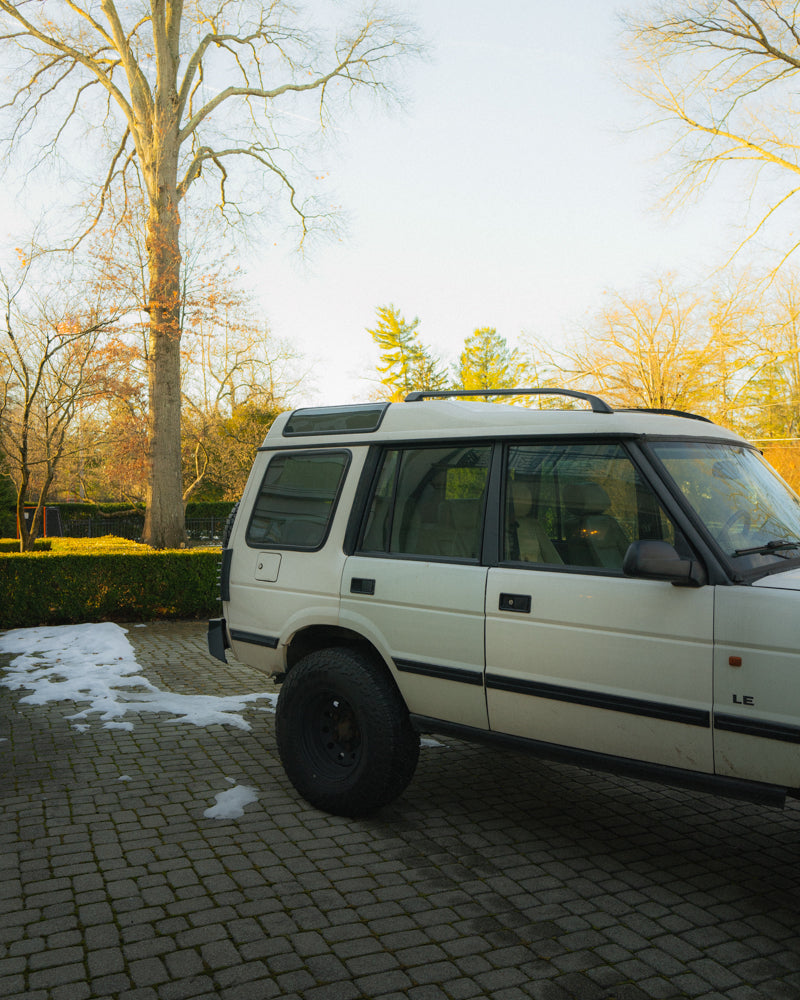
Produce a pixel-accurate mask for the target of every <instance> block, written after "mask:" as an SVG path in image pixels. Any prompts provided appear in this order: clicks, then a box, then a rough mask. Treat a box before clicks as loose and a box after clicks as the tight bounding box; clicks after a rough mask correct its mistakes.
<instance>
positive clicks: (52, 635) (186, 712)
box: [0, 622, 277, 819]
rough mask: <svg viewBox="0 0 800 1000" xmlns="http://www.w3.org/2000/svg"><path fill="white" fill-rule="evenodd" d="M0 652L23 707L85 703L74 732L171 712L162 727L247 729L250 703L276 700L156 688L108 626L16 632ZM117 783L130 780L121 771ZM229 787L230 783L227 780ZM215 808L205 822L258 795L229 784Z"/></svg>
mask: <svg viewBox="0 0 800 1000" xmlns="http://www.w3.org/2000/svg"><path fill="white" fill-rule="evenodd" d="M0 653H10V654H12V655H13V654H16V655H15V656H14V658H13V659H12V661H11V663H10V665H9V667H8V668H7V669H6V670H5V671H4V673H3V676H1V677H0V685H2V686H3V687H7V688H10V689H11V690H12V691H22V690H26V691H30V694H25V695H23V696H22V697H21V698H20V702H24V703H27V704H29V705H45V704H47V703H48V702H57V701H73V702H77V703H78V704H87V707H86V708H84V709H83V710H82V711H80V712H77V713H75V714H74V715H70V716H68V717H67V718H68V719H69V720H70V721H71V722H72V725H73V728H75V729H78V730H80V731H83V730H86V729H88V728H89V726H88V725H86V724H83V723H82V722H81V721H80V720H88V719H89V717H90V716H92V715H93V714H97V715H99V717H100V720H101V721H102V723H103V725H104V727H105V728H106V729H127V730H130V729H133V728H134V721H133V720H132V719H130V718H126V716H129V715H131V714H133V713H137V714H138V713H143V712H156V713H159V714H162V715H171V716H173V718H171V719H168V720H167V721H168V722H188V723H192V724H193V725H195V726H210V725H214V724H221V725H227V726H235V727H236V728H237V729H245V730H249V729H250V723H249V722H247V720H246V719H245V718H244V716H243V715H242V713H243V712H244V711H245V709H246V708H247V707H248V706H249V705H252V704H253V703H254V702H258V701H262V702H266V709H265V710H267V711H268V710H270V709H274V707H275V701H276V699H277V695H275V694H271V693H265V694H246V695H233V696H230V695H229V696H227V697H219V698H213V697H209V696H207V695H184V694H174V693H173V692H171V691H162V690H160V689H159V688H158V687H156V685H155V684H153V683H151V682H150V681H149V680H148V679H147V678H146V677H145V676H144V675H143V674H142V672H141V667H140V666H139V664H138V663H137V662H136V657H135V655H134V650H133V647H132V646H131V644H130V642H129V641H128V639H127V637H126V630H125V629H124V628H121V627H120V626H119V625H115V624H114V623H113V622H101V623H99V624H91V625H57V626H50V627H44V626H43V627H40V628H21V629H15V630H13V631H11V632H6V633H4V634H3V635H0ZM118 780H119V781H130V780H131V778H130V775H127V774H121V775H120V776H119V779H118ZM226 780H228V781H229V782H230V781H233V779H231V778H229V779H226ZM215 799H216V804H215V805H213V806H211V807H210V808H209V809H206V810H205V812H204V813H203V815H204V816H207V817H208V818H210V819H238V818H239V817H240V816H242V815H244V807H245V806H246V805H249V804H250V803H251V802H255V801H256V800H257V799H258V791H257V790H256V789H255V788H251V787H250V786H247V785H235V786H234V787H233V788H229V789H226V790H225V791H224V792H219V793H217V795H216V796H215Z"/></svg>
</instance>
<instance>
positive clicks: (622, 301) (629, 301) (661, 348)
mask: <svg viewBox="0 0 800 1000" xmlns="http://www.w3.org/2000/svg"><path fill="white" fill-rule="evenodd" d="M699 306H700V303H699V301H698V298H697V297H696V296H694V295H693V294H691V293H689V292H679V291H676V290H675V289H674V288H673V287H672V285H671V283H669V282H667V281H664V280H662V281H659V282H657V283H656V285H655V287H654V288H652V289H648V290H647V291H646V292H644V293H643V294H642V295H640V296H638V297H635V298H634V297H632V296H626V295H622V294H620V293H614V295H613V298H612V300H611V302H610V303H609V305H608V306H606V307H605V308H604V309H603V310H602V311H601V312H600V313H598V315H597V316H596V317H595V319H594V320H593V321H592V323H591V324H590V326H589V328H588V329H587V331H586V333H585V335H584V337H583V339H582V341H581V342H580V343H578V344H577V345H575V346H574V347H573V348H572V349H569V350H567V351H565V352H563V354H561V355H560V357H557V356H556V355H553V356H552V358H551V363H552V364H553V365H554V367H556V368H558V369H560V371H561V375H562V377H564V378H566V380H567V381H568V382H570V383H573V384H579V385H581V386H587V387H591V386H593V387H595V388H596V389H599V390H601V391H602V392H603V395H604V396H606V397H607V398H608V400H609V402H612V403H615V404H617V405H618V406H643V407H647V408H651V409H692V408H695V407H697V406H698V404H699V405H702V404H703V403H705V402H706V401H707V400H708V399H709V396H710V380H712V379H713V377H714V374H715V371H716V368H715V360H716V352H714V351H712V350H711V344H712V338H711V336H710V333H709V331H708V328H707V327H706V325H705V316H704V315H703V314H702V312H701V310H700V308H699Z"/></svg>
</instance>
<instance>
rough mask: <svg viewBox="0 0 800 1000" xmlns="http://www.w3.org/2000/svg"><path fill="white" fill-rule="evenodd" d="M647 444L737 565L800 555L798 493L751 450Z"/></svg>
mask: <svg viewBox="0 0 800 1000" xmlns="http://www.w3.org/2000/svg"><path fill="white" fill-rule="evenodd" d="M651 447H652V449H653V451H654V452H655V454H656V455H657V456H658V458H660V459H661V461H662V462H663V464H664V466H665V467H666V469H667V471H668V472H669V474H670V475H671V476H672V478H673V479H674V480H675V482H676V484H677V486H678V489H679V490H680V491H681V493H682V494H683V495H684V497H685V498H686V500H687V501H688V503H689V504H690V505H691V506H692V508H693V509H694V510H695V511H696V512H697V514H698V515H699V516H700V518H701V520H702V521H703V523H704V524H705V526H706V528H707V529H708V531H709V533H710V535H711V536H712V538H713V539H714V541H715V542H716V543H717V544H718V545H719V547H720V548H721V549H722V551H723V552H724V553H725V555H726V556H728V557H729V558H730V559H732V560H733V561H734V563H735V565H736V566H737V568H739V569H759V568H764V569H767V568H772V567H774V566H775V564H776V563H777V562H779V561H780V560H785V559H798V558H800V497H798V496H797V494H795V493H793V492H792V490H791V489H789V487H788V486H787V485H786V483H784V481H783V480H782V479H781V478H780V477H779V476H778V475H777V473H776V472H775V471H774V470H773V469H772V467H771V466H770V465H768V464H767V463H766V462H765V461H764V459H763V458H762V457H761V455H760V454H759V453H758V452H757V451H754V450H753V449H751V448H747V447H744V446H742V445H728V444H714V443H708V442H703V441H696V442H692V441H657V442H652V443H651Z"/></svg>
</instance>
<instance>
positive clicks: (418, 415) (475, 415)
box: [264, 396, 746, 448]
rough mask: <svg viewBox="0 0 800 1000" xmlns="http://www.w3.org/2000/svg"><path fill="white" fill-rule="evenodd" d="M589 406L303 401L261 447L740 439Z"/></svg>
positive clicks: (699, 420)
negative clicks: (536, 438) (541, 438)
mask: <svg viewBox="0 0 800 1000" xmlns="http://www.w3.org/2000/svg"><path fill="white" fill-rule="evenodd" d="M585 398H586V399H588V400H594V401H595V403H593V404H592V405H593V406H594V409H585V408H583V409H572V408H570V409H538V408H532V407H529V406H520V405H509V404H507V403H492V402H483V401H480V402H478V401H475V400H473V399H467V400H465V399H455V398H443V399H420V398H413V397H412V401H411V402H401V403H386V402H372V403H357V404H350V405H346V406H334V407H305V408H302V409H299V410H294V411H289V412H286V413H283V414H281V415H280V416H279V417H278V418H277V419H276V420H275V422H274V424H273V425H272V427H271V428H270V430H269V432H268V434H267V437H266V439H265V440H264V447H267V448H269V447H276V446H282V447H286V446H287V445H289V444H290V443H291V444H293V445H294V444H297V445H301V444H303V445H308V444H312V443H317V444H326V445H327V444H330V443H332V441H333V440H334V439H335V440H336V441H337V442H343V443H344V442H349V443H353V444H369V443H371V442H372V441H374V440H376V439H377V440H380V441H391V440H408V439H413V440H420V441H425V440H430V441H435V440H437V439H440V438H443V437H445V438H449V439H452V438H460V437H463V438H471V439H476V438H483V437H519V436H526V437H527V436H539V435H542V436H547V437H549V436H562V435H563V436H576V435H579V436H598V435H602V436H604V437H605V436H611V437H642V436H647V437H670V438H675V437H688V438H700V439H706V440H708V439H714V440H724V441H730V442H732V443H738V444H744V443H746V442H744V440H743V439H742V438H740V437H739V436H738V435H737V434H735V433H733V432H732V431H729V430H727V429H726V428H723V427H720V426H718V425H716V424H713V423H711V422H710V421H708V420H706V419H705V418H703V417H698V416H696V415H694V414H685V413H679V412H677V411H658V410H628V409H620V410H614V409H612V408H611V407H610V406H608V404H606V403H603V401H602V400H599V399H598V397H595V396H591V397H589V396H586V397H585Z"/></svg>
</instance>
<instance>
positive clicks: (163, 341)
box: [144, 190, 186, 548]
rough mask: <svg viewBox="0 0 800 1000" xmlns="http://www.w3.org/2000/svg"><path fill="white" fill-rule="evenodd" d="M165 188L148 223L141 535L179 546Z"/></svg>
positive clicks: (176, 393) (170, 226) (176, 257)
mask: <svg viewBox="0 0 800 1000" xmlns="http://www.w3.org/2000/svg"><path fill="white" fill-rule="evenodd" d="M169 194H171V195H172V196H171V197H170V196H169ZM169 194H168V195H167V196H166V197H163V198H162V199H159V203H157V204H151V207H150V215H149V218H148V226H147V250H148V259H149V277H150V287H149V306H148V307H149V312H150V338H149V352H148V359H147V368H148V384H149V392H150V406H149V419H148V431H149V435H148V436H149V444H148V481H147V513H146V515H145V522H144V541H145V542H147V543H148V544H149V545H153V546H155V547H156V548H178V547H180V546H182V545H184V544H185V541H186V533H185V530H184V514H183V484H182V477H181V357H180V294H179V292H180V270H181V255H180V244H179V229H180V218H179V215H178V208H177V200H176V197H175V195H174V190H173V192H170V193H169Z"/></svg>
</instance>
